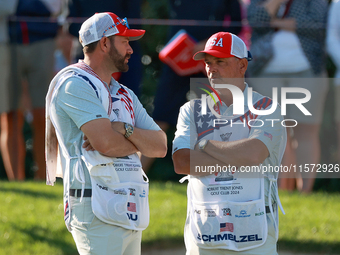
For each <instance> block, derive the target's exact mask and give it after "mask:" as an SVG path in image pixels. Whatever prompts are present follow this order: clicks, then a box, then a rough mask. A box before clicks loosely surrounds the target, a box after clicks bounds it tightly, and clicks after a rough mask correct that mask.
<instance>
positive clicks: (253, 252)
mask: <svg viewBox="0 0 340 255" xmlns="http://www.w3.org/2000/svg"><path fill="white" fill-rule="evenodd" d="M267 222H268V237H267V240H266V242H265V243H264V244H263V245H262V246H260V247H258V248H254V249H250V250H246V251H231V250H225V249H215V250H214V249H202V248H199V247H198V246H197V245H196V244H195V242H194V241H192V239H191V238H192V235H191V234H188V235H187V236H186V234H185V233H186V232H187V229H184V235H185V237H184V239H185V248H186V250H187V252H186V255H198V254H199V255H245V254H246V255H263V254H266V255H277V254H278V253H277V250H276V237H275V229H274V222H273V220H272V216H271V215H270V213H267ZM188 226H189V225H186V226H185V228H187V227H188ZM189 231H190V230H189Z"/></svg>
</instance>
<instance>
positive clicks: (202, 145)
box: [198, 139, 207, 150]
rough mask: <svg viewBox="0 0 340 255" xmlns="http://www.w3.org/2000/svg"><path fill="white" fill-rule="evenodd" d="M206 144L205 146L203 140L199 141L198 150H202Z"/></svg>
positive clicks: (205, 141)
mask: <svg viewBox="0 0 340 255" xmlns="http://www.w3.org/2000/svg"><path fill="white" fill-rule="evenodd" d="M206 144H207V140H205V139H203V140H201V141H200V142H199V144H198V146H199V148H200V150H203V149H204V147H205V145H206Z"/></svg>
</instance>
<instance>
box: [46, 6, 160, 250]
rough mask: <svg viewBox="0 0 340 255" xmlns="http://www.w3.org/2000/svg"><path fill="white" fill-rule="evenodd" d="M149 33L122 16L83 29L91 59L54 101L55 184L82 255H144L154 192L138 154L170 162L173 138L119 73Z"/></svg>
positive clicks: (50, 158)
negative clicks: (166, 158) (169, 142)
mask: <svg viewBox="0 0 340 255" xmlns="http://www.w3.org/2000/svg"><path fill="white" fill-rule="evenodd" d="M144 33H145V31H144V30H136V29H130V28H129V25H128V22H127V19H126V18H125V19H120V18H119V17H118V16H117V15H115V14H114V13H110V12H107V13H96V14H94V15H93V16H92V17H90V18H89V19H88V20H86V21H85V22H84V23H83V24H82V26H81V29H80V31H79V40H80V42H81V44H82V45H83V51H84V55H85V58H84V60H81V61H79V63H77V64H74V65H70V66H68V67H66V68H64V69H63V70H61V71H60V72H59V73H58V74H57V75H56V76H55V77H54V78H53V80H52V81H51V84H50V87H49V91H48V94H47V96H46V164H47V184H49V185H53V184H54V183H55V181H56V177H62V178H63V184H64V219H65V223H66V226H67V228H68V230H69V231H70V232H71V233H72V236H73V238H74V240H75V243H76V246H77V249H78V252H79V254H80V255H90V254H91V255H94V254H96V255H109V254H110V255H112V254H113V255H131V254H134V255H135V254H137V255H138V254H140V253H141V237H142V230H144V229H145V228H146V227H147V226H148V224H149V204H148V191H149V189H148V187H149V186H148V178H147V176H146V175H145V173H144V171H143V169H142V164H141V162H140V158H139V156H138V154H137V153H141V154H143V155H145V156H147V157H164V156H165V155H166V152H167V142H166V135H165V133H164V132H163V131H162V130H161V129H160V128H159V127H158V125H157V124H156V123H155V122H154V121H153V119H152V118H151V117H150V116H149V115H148V114H147V113H146V110H145V109H144V108H143V106H142V104H141V103H140V101H139V100H138V98H137V96H136V95H135V94H134V93H133V92H132V90H130V89H129V88H127V87H126V86H124V85H122V84H119V83H118V82H117V81H116V80H114V79H113V78H112V73H114V72H126V71H127V70H128V68H129V66H128V62H129V58H130V56H131V54H132V53H133V50H132V48H131V46H130V44H129V41H133V40H138V39H140V38H141V37H142V36H143V35H144ZM58 144H59V146H57V145H58ZM59 162H60V164H59Z"/></svg>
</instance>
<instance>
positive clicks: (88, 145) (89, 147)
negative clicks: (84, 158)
mask: <svg viewBox="0 0 340 255" xmlns="http://www.w3.org/2000/svg"><path fill="white" fill-rule="evenodd" d="M83 139H84V143H83V148H84V149H85V150H86V151H94V148H93V147H92V145H91V143H90V140H89V139H88V138H87V136H86V135H84V137H83Z"/></svg>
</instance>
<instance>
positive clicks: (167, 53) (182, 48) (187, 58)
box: [159, 29, 204, 76]
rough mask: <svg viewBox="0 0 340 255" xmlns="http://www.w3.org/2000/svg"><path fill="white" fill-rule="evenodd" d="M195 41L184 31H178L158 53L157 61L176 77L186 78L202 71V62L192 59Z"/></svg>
mask: <svg viewBox="0 0 340 255" xmlns="http://www.w3.org/2000/svg"><path fill="white" fill-rule="evenodd" d="M195 44H196V41H195V40H194V39H193V38H192V37H191V36H190V35H189V34H188V33H187V32H186V31H185V30H184V29H181V30H179V31H178V32H177V33H176V34H175V35H174V36H173V37H172V38H171V40H170V41H169V42H168V43H167V45H165V46H164V48H163V49H162V50H161V52H160V53H159V59H160V60H161V61H162V62H163V63H165V64H167V65H169V66H170V67H171V68H172V69H173V70H174V71H175V72H176V73H177V74H178V75H180V76H187V75H191V74H194V73H198V72H201V71H203V70H204V62H203V61H196V60H194V59H193V58H192V56H193V52H192V50H193V48H194V46H195Z"/></svg>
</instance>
